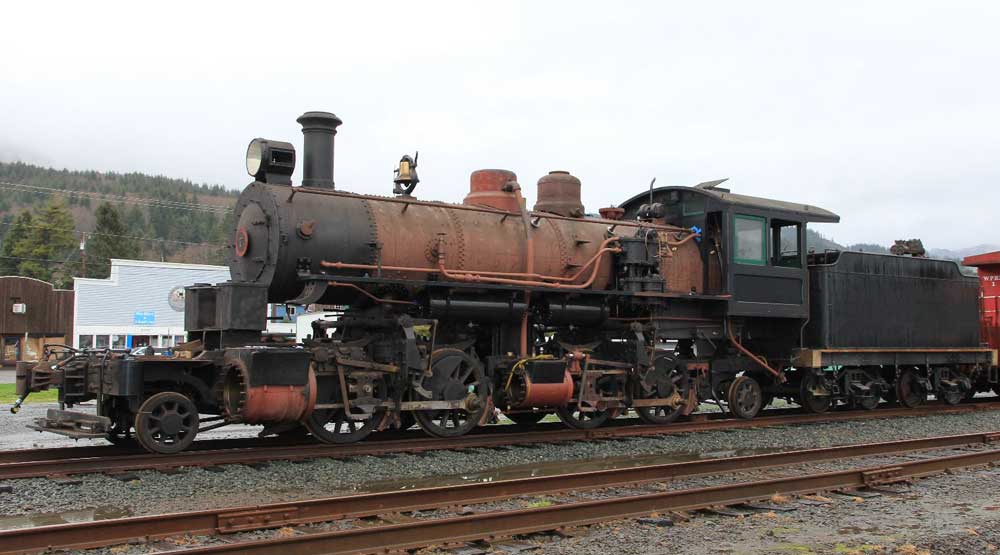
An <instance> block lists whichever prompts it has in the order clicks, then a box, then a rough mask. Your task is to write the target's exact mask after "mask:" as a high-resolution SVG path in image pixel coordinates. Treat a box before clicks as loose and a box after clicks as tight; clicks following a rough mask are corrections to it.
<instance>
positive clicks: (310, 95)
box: [0, 1, 1000, 248]
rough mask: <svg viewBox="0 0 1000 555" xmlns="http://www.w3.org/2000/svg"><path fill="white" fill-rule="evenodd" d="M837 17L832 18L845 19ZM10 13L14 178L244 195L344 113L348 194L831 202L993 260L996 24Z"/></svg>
mask: <svg viewBox="0 0 1000 555" xmlns="http://www.w3.org/2000/svg"><path fill="white" fill-rule="evenodd" d="M835 4H840V5H835ZM151 6H153V4H149V3H143V2H122V3H111V2H100V3H93V2H65V3H48V2H15V3H9V4H7V5H5V7H4V9H3V12H4V16H3V19H4V25H3V32H2V33H0V52H2V55H0V159H4V160H8V161H9V160H17V159H20V160H23V161H26V162H31V163H36V164H40V165H47V166H55V167H60V168H61V167H67V168H72V169H96V170H101V171H141V172H147V173H160V174H164V175H168V176H171V177H181V178H188V179H191V180H193V181H197V182H209V183H221V184H224V185H226V186H229V187H234V188H236V187H242V186H243V185H245V184H246V183H247V182H248V181H249V178H248V177H247V175H246V173H245V170H244V160H243V158H244V153H245V149H246V144H247V142H248V141H249V140H250V139H251V138H253V137H255V136H263V137H267V138H272V139H281V140H289V141H291V142H293V143H294V144H296V146H297V147H299V149H300V150H301V132H300V131H299V129H300V128H299V126H298V125H297V124H296V123H295V118H296V117H297V116H298V115H299V114H300V113H302V112H303V111H306V110H328V111H332V112H335V113H336V114H337V115H338V116H340V117H341V118H342V119H343V120H344V125H343V126H342V127H341V128H340V133H339V134H338V136H337V141H338V142H337V161H336V171H337V175H336V180H337V186H338V188H340V189H345V190H350V191H356V192H364V193H378V194H389V192H390V190H391V176H392V169H393V167H394V164H395V162H396V161H397V160H398V159H399V156H400V155H401V154H403V153H406V152H410V153H412V152H413V151H414V150H419V151H420V175H421V178H422V182H421V184H420V185H419V187H418V189H417V191H416V195H417V196H418V197H420V198H428V199H439V200H448V201H455V202H457V201H460V200H461V198H462V197H463V196H464V194H465V192H466V190H467V188H468V175H469V173H470V172H471V171H473V170H475V169H479V168H487V167H497V168H507V169H511V170H513V171H515V172H516V173H517V174H518V177H519V180H520V182H521V184H522V185H524V186H525V189H526V192H527V193H528V196H529V201H532V200H533V197H534V188H535V187H534V183H535V181H536V180H537V179H538V177H540V176H541V175H544V174H545V173H546V172H547V171H548V170H552V169H565V170H570V171H572V172H573V173H574V174H575V175H577V176H578V177H580V178H581V179H582V180H583V186H584V204H585V205H586V206H587V209H588V210H590V211H595V212H596V210H597V208H599V207H601V206H607V205H610V204H617V203H619V202H621V201H622V200H625V199H626V198H628V197H630V196H632V195H633V194H635V193H636V192H638V191H641V190H643V189H645V187H646V186H647V185H648V183H649V180H650V179H651V178H652V177H654V176H655V177H657V183H658V184H661V185H666V184H694V183H698V182H700V181H707V180H710V179H716V178H721V177H729V178H731V181H730V183H729V185H730V186H731V187H732V188H733V189H734V191H737V192H740V193H744V194H751V195H758V196H766V197H772V198H777V199H784V200H791V201H797V202H805V203H809V204H816V205H819V206H822V207H824V208H827V209H830V210H833V211H835V212H837V213H839V214H840V215H841V216H842V217H843V222H842V223H841V224H838V225H824V226H819V227H818V229H819V230H820V231H821V232H822V233H824V234H826V235H829V236H832V237H833V238H835V239H836V240H838V241H840V242H844V243H847V242H858V241H877V242H880V243H889V242H891V241H892V240H893V239H896V238H902V237H922V238H923V239H924V242H925V244H927V245H928V246H930V247H951V248H959V247H966V246H971V245H975V244H978V243H984V242H989V243H1000V233H998V226H997V225H996V223H995V222H996V221H997V216H996V214H997V213H998V212H1000V135H998V130H1000V72H998V67H1000V34H998V30H1000V3H998V2H995V1H983V2H947V3H945V2H933V3H932V2H912V1H908V2H889V1H884V2H841V3H832V2H826V3H822V4H821V3H817V2H698V3H695V2H669V3H668V2H618V3H589V2H580V1H577V2H525V3H507V2H504V3H501V2H491V3H489V4H486V3H480V2H468V1H467V2H454V3H451V2H448V3H445V2H398V3H396V2H392V3H388V2H316V3H309V4H307V3H295V2H273V1H272V2H264V3H257V2H247V1H241V2H232V3H225V2H204V1H202V2H190V3H189V2H180V1H173V2H160V3H156V8H153V7H151Z"/></svg>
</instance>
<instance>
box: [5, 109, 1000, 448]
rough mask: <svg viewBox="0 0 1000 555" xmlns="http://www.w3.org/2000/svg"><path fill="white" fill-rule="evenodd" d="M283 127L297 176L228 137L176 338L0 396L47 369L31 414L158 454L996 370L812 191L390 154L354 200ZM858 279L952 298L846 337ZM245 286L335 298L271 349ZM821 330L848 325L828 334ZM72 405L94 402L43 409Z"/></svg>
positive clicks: (927, 275) (593, 417) (956, 289)
mask: <svg viewBox="0 0 1000 555" xmlns="http://www.w3.org/2000/svg"><path fill="white" fill-rule="evenodd" d="M298 122H299V123H300V124H301V125H302V132H303V155H302V162H303V164H302V166H303V173H302V183H301V185H299V186H295V185H293V184H292V180H291V176H292V173H293V171H294V169H295V166H296V162H297V153H296V151H295V148H294V147H293V146H292V145H291V144H290V143H287V142H282V141H273V140H266V139H254V140H253V141H252V142H251V143H250V146H249V147H248V151H247V171H248V173H249V174H250V175H252V176H253V177H254V181H253V182H252V183H251V184H250V185H248V186H247V187H246V189H245V190H244V191H243V192H242V194H241V195H240V197H239V199H238V201H237V204H236V207H235V214H234V216H235V218H234V219H235V226H234V230H233V241H232V245H231V246H230V247H229V267H230V272H231V280H230V281H228V282H226V283H221V284H193V285H192V286H190V287H188V288H187V290H186V297H185V328H186V330H187V332H188V337H187V340H188V341H187V343H185V344H184V345H182V346H180V347H178V349H177V352H176V353H175V354H174V355H173V356H169V357H167V356H160V355H155V354H144V353H122V352H114V351H110V350H107V349H104V350H88V351H75V350H63V351H62V352H57V350H53V351H52V353H51V355H52V356H51V357H49V358H48V359H47V360H45V361H43V362H41V363H39V364H37V365H31V366H29V365H24V366H22V367H20V368H19V372H18V376H19V378H18V379H19V381H18V392H19V395H21V397H22V398H23V396H25V395H27V394H28V393H29V392H30V391H37V390H41V389H45V388H48V387H58V388H59V390H60V401H61V402H62V403H63V404H64V405H66V407H64V408H63V409H62V410H54V411H50V414H49V415H48V417H47V418H44V419H40V420H39V421H38V422H36V423H35V424H34V426H35V427H36V428H37V429H40V430H47V431H55V432H58V433H63V434H66V435H71V436H74V437H107V438H108V439H110V440H112V441H115V442H130V441H136V440H137V441H138V442H139V443H140V444H141V445H142V446H144V447H145V448H147V449H149V450H151V451H155V452H163V453H168V452H176V451H179V450H182V449H184V448H186V447H188V446H189V445H190V444H191V442H192V441H193V440H194V437H195V436H196V434H197V433H198V432H199V431H204V430H206V429H211V428H213V427H217V426H223V425H228V424H233V423H249V424H263V425H264V426H265V432H264V433H303V432H308V433H309V434H311V435H312V436H313V437H315V438H316V439H318V440H320V441H324V442H329V443H345V442H353V441H358V440H361V439H363V438H365V437H367V436H368V435H369V434H371V433H374V432H376V431H379V430H385V429H390V428H409V427H410V426H412V425H414V424H416V425H419V426H420V428H421V429H423V430H424V431H425V432H426V433H428V434H430V435H433V436H438V437H453V436H458V435H462V434H465V433H468V432H469V431H471V430H472V429H474V428H475V427H477V426H479V425H483V424H487V423H489V422H492V421H494V420H495V419H497V418H498V414H499V413H502V414H503V415H504V416H505V417H506V418H508V419H510V420H512V421H514V422H515V423H518V424H521V425H530V424H533V423H537V422H538V421H540V420H541V419H542V418H544V417H546V416H547V415H550V414H555V415H557V416H558V418H559V419H561V420H562V421H563V422H564V423H566V424H567V425H568V426H571V427H576V428H591V427H595V426H600V425H602V424H603V423H605V422H606V421H607V420H609V419H611V418H614V417H616V416H619V415H624V414H626V413H629V412H634V413H636V414H637V415H638V417H639V418H641V419H642V420H643V421H645V422H649V423H657V424H664V423H668V422H671V421H673V420H674V419H676V418H678V417H679V416H680V415H682V414H685V413H689V412H692V411H693V410H695V409H696V408H697V406H698V405H699V403H701V402H705V401H710V402H715V403H718V404H719V405H721V406H722V407H724V408H725V409H726V410H728V411H729V412H731V413H732V414H734V415H736V416H738V417H741V418H753V417H754V416H755V415H757V414H758V413H759V412H760V410H761V409H762V408H763V407H765V406H766V405H767V404H768V403H769V402H770V400H771V399H773V398H775V397H783V398H786V399H789V400H790V401H793V402H796V403H799V404H801V405H802V406H803V407H805V408H806V409H807V410H812V411H823V410H828V409H829V408H831V407H832V406H835V405H836V404H848V405H853V406H857V407H861V408H873V407H874V406H875V405H877V404H878V403H879V402H880V401H883V400H884V401H890V402H894V401H896V400H897V399H898V400H899V401H900V402H903V403H904V404H906V405H908V406H913V405H916V404H919V403H920V402H922V400H923V399H925V398H926V396H927V395H928V394H930V393H933V394H935V395H938V396H939V397H941V398H943V399H945V400H946V401H948V402H959V401H960V400H961V399H962V398H964V397H966V396H967V395H969V392H970V391H971V392H973V393H974V392H975V391H976V390H979V389H988V388H989V387H991V384H992V383H995V382H996V376H995V372H994V373H990V372H988V369H989V368H990V366H991V365H992V366H996V352H995V351H993V350H990V349H988V348H985V347H983V346H981V345H980V344H979V341H978V334H977V333H976V334H973V333H969V332H968V330H967V329H966V328H965V326H966V324H965V321H964V316H963V315H964V314H965V312H964V311H963V310H964V309H965V308H967V305H968V306H970V307H972V319H971V320H970V322H969V324H968V325H971V326H972V328H973V329H974V330H978V324H977V322H976V320H975V303H976V302H977V301H976V299H975V298H974V297H970V296H969V295H968V294H967V290H968V285H969V284H968V282H967V280H965V278H964V277H963V276H961V275H960V274H958V273H957V268H956V271H954V272H953V271H952V269H953V268H952V266H954V264H953V263H952V264H951V266H949V265H948V264H949V263H945V262H942V261H925V260H921V259H913V258H908V259H905V262H902V260H903V259H902V258H901V257H887V259H888V260H889V262H884V261H882V262H880V261H879V260H875V259H871V258H869V257H870V256H874V255H861V254H857V255H855V254H853V253H852V254H850V255H847V253H845V256H844V257H843V258H842V259H841V258H839V257H837V256H834V255H824V256H820V255H815V254H810V253H809V252H808V249H807V245H806V226H807V224H808V223H809V222H836V221H838V220H839V218H838V217H837V216H836V215H835V214H833V213H831V212H828V211H826V210H823V209H821V208H817V207H814V206H809V205H803V204H797V203H791V202H784V201H774V200H768V199H761V198H756V197H750V196H745V195H738V194H734V193H732V192H731V191H729V190H727V189H725V188H723V187H721V185H722V184H723V181H724V180H723V181H713V182H707V183H702V184H700V185H697V186H695V187H660V188H655V189H654V188H652V186H651V187H650V189H649V190H648V191H642V192H639V193H638V194H636V195H635V196H634V197H632V198H630V199H628V200H625V201H624V202H622V203H621V204H620V205H618V206H613V207H607V208H602V209H600V210H599V215H594V214H590V213H588V212H587V210H586V209H585V207H584V206H583V204H582V202H581V190H582V187H583V186H584V185H583V184H582V183H581V181H580V180H579V179H577V178H576V177H574V176H573V175H571V174H570V173H568V172H565V171H554V172H551V173H549V174H547V175H545V176H542V177H541V178H540V179H539V180H538V182H537V189H536V199H537V202H536V203H535V205H534V206H533V207H532V208H530V209H529V208H528V207H527V205H526V202H525V199H524V195H523V189H522V185H521V184H520V182H519V181H518V178H517V176H516V174H514V173H513V172H511V171H508V170H500V169H486V170H478V171H475V172H473V173H472V174H471V177H470V187H469V193H468V194H467V195H466V196H465V198H464V200H463V202H462V203H461V204H451V203H444V202H438V201H430V200H425V199H423V198H418V197H417V196H416V195H417V194H418V193H419V194H421V195H422V194H423V189H420V190H419V191H418V189H417V186H418V183H419V178H418V176H417V159H416V158H415V157H413V158H411V157H410V156H403V157H402V159H401V160H400V162H399V166H398V168H397V170H396V171H395V173H394V175H393V179H392V189H391V194H390V195H391V196H389V195H387V196H376V195H363V194H357V193H351V192H348V191H344V190H342V189H338V188H337V187H336V186H335V184H334V146H335V137H336V135H337V131H338V128H339V126H340V125H341V120H340V119H339V118H337V117H336V116H335V115H333V114H330V113H326V112H307V113H305V114H303V115H302V116H301V117H300V118H299V119H298ZM387 192H389V191H387ZM855 256H858V257H861V258H860V261H859V260H856V259H855ZM838 268H840V269H843V270H844V271H843V272H841V273H838ZM841 274H843V275H841ZM858 276H862V277H858ZM865 276H866V277H865ZM822 280H828V281H822ZM837 280H840V281H837ZM851 280H854V281H851ZM858 280H869V281H865V282H861V281H858ZM920 280H924V281H920ZM930 280H934V281H933V282H931V281H930ZM821 281H822V283H829V284H834V285H836V284H842V285H844V284H846V285H844V286H843V287H840V288H834V289H831V288H830V287H829V286H827V285H822V284H821V283H820V282H821ZM875 282H877V283H878V284H879V286H880V287H884V288H886V289H885V290H888V291H895V292H896V293H898V295H897V298H895V302H896V303H897V304H896V305H894V306H893V307H889V308H890V309H892V310H901V309H903V308H907V307H910V308H912V307H915V306H919V307H921V309H920V311H913V310H911V311H910V312H908V314H911V315H915V316H919V317H920V318H926V317H927V315H928V314H931V315H933V314H935V313H936V312H935V311H942V310H953V311H954V312H952V313H951V314H956V315H958V316H956V317H955V318H952V319H951V320H949V325H951V326H953V327H954V329H952V330H951V331H952V332H953V333H951V334H949V335H948V336H947V338H946V339H942V338H937V339H935V338H934V337H932V336H930V335H928V334H927V333H909V334H907V333H901V334H896V335H892V334H888V333H881V332H879V333H877V334H875V339H874V340H873V341H872V342H870V343H865V344H860V343H859V344H849V343H852V342H854V341H855V339H854V338H855V337H856V336H857V337H865V336H864V333H863V330H864V329H865V326H870V327H871V328H870V329H872V330H875V329H876V327H878V326H881V327H880V328H878V329H883V328H884V329H892V323H891V322H886V321H884V320H885V319H886V318H888V317H889V316H887V315H886V314H878V313H871V312H870V311H869V312H864V311H863V310H862V311H859V310H851V307H852V306H854V308H857V307H856V306H855V305H856V304H857V301H856V300H855V298H854V297H856V296H857V295H856V294H857V292H858V291H865V290H866V289H865V287H866V284H868V283H875ZM899 283H908V284H914V283H916V284H918V285H917V286H914V287H911V288H909V289H906V288H899V287H894V284H899ZM921 284H922V285H923V286H926V287H922V286H921ZM928 287H929V288H936V289H934V290H933V291H934V294H933V296H932V297H931V298H925V297H922V295H923V294H924V293H926V291H929V290H930V289H927V288H928ZM852 288H853V289H852ZM811 298H822V302H820V303H811V302H810V300H811ZM869 300H871V299H869ZM866 302H868V301H866ZM970 302H971V303H972V304H970ZM268 303H285V304H289V305H301V306H313V307H319V308H322V309H323V310H324V312H329V313H333V314H336V316H335V317H331V318H327V319H318V320H315V321H314V322H313V323H312V328H311V331H312V333H311V334H309V336H308V338H306V339H305V340H304V341H302V342H301V343H297V344H296V343H290V342H274V341H271V340H266V339H267V338H263V337H262V330H264V329H265V327H266V314H267V304H268ZM852 303H853V304H852ZM935 303H936V304H935ZM945 303H950V304H949V305H948V306H945ZM834 308H841V309H844V310H840V311H834ZM880 318H881V319H882V320H883V321H880V320H879V319H880ZM831 324H833V328H831V327H830V326H831ZM907 325H912V326H927V325H931V324H930V323H910V324H907ZM838 326H840V327H838ZM845 326H846V327H847V328H855V329H856V330H857V331H859V332H860V333H858V334H856V335H855V336H852V335H850V334H844V333H839V334H838V333H833V332H831V329H834V331H836V330H840V329H844V327H845ZM897 327H898V326H897ZM973 335H975V337H973ZM900 337H901V338H903V340H899V339H898V338H900ZM928 338H930V339H928ZM931 340H934V341H931ZM845 341H846V342H847V343H845ZM904 343H905V344H904ZM91 400H92V401H95V402H96V405H97V411H96V412H97V414H96V415H91V414H86V413H80V412H75V411H70V410H65V409H66V408H72V406H73V405H75V404H78V403H83V402H87V401H91Z"/></svg>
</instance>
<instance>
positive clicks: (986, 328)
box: [962, 251, 1000, 349]
mask: <svg viewBox="0 0 1000 555" xmlns="http://www.w3.org/2000/svg"><path fill="white" fill-rule="evenodd" d="M962 263H963V264H965V265H966V266H975V267H976V268H979V284H980V286H981V290H982V292H981V294H980V305H981V310H982V311H981V315H980V321H981V323H982V326H983V341H986V342H988V343H989V345H990V347H992V348H993V349H1000V251H997V252H991V253H987V254H980V255H977V256H970V257H968V258H966V259H965V260H964V261H962Z"/></svg>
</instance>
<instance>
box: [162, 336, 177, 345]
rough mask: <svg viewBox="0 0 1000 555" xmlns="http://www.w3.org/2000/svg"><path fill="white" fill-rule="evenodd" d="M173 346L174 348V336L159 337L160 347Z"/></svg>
mask: <svg viewBox="0 0 1000 555" xmlns="http://www.w3.org/2000/svg"><path fill="white" fill-rule="evenodd" d="M173 346H174V336H172V335H161V336H160V347H173Z"/></svg>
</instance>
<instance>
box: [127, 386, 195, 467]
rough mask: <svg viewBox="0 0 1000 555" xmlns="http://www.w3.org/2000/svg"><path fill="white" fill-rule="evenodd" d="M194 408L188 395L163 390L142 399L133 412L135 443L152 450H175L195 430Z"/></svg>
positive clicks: (188, 442)
mask: <svg viewBox="0 0 1000 555" xmlns="http://www.w3.org/2000/svg"><path fill="white" fill-rule="evenodd" d="M198 421H199V420H198V408H197V407H195V406H194V403H192V402H191V400H190V399H188V398H187V397H185V396H184V395H181V394H180V393H175V392H173V391H165V392H163V393H157V394H156V395H153V396H152V397H150V398H149V399H146V402H144V403H143V404H142V405H141V406H140V407H139V412H138V413H137V414H136V415H135V435H136V439H138V441H139V444H140V445H142V446H143V447H144V448H145V449H146V450H147V451H151V452H153V453H164V454H169V453H179V452H181V451H183V450H185V449H187V448H188V447H190V445H191V442H193V441H194V436H195V435H197V433H198Z"/></svg>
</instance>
